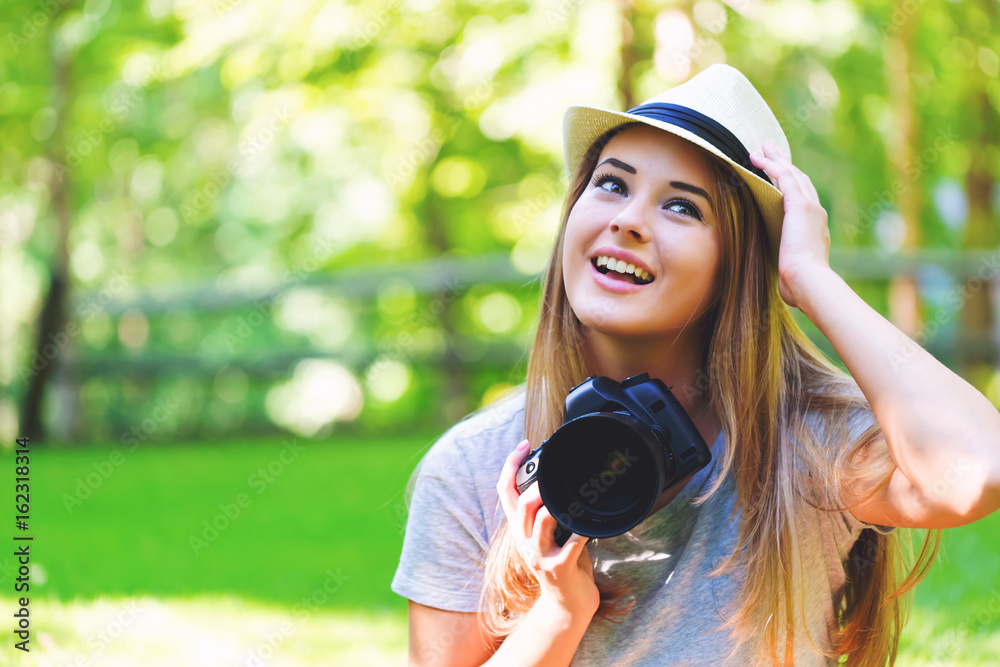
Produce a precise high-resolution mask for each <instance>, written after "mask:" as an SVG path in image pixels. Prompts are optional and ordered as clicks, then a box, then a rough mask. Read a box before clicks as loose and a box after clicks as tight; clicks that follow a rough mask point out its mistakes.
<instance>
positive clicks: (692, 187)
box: [670, 181, 715, 210]
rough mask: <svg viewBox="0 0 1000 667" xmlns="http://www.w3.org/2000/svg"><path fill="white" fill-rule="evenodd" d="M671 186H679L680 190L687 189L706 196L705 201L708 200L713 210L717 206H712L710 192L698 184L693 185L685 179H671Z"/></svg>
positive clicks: (692, 192)
mask: <svg viewBox="0 0 1000 667" xmlns="http://www.w3.org/2000/svg"><path fill="white" fill-rule="evenodd" d="M670 187H672V188H677V189H678V190H686V191H688V192H690V193H691V194H695V195H698V196H700V197H704V198H705V201H707V202H708V205H709V207H711V208H712V209H713V210H714V209H715V207H713V206H712V200H711V199H709V197H708V193H707V192H705V191H704V190H702V189H701V188H699V187H698V186H696V185H691V184H690V183H685V182H684V181H670Z"/></svg>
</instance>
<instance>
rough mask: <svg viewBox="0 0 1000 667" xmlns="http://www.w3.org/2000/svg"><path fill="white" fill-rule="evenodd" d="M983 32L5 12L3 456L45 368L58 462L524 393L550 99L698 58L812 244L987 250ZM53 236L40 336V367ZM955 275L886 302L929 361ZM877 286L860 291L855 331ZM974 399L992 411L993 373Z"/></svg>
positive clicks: (747, 9)
mask: <svg viewBox="0 0 1000 667" xmlns="http://www.w3.org/2000/svg"><path fill="white" fill-rule="evenodd" d="M911 5H913V6H912V7H911ZM915 8H919V12H917V11H915ZM996 13H997V10H996V6H995V4H994V3H988V2H962V3H958V2H942V3H919V7H917V5H916V4H914V3H910V4H907V3H903V2H897V3H890V2H887V1H885V0H878V1H864V2H847V1H845V0H827V1H824V2H803V1H801V0H782V1H781V2H760V1H758V0H745V1H741V2H730V3H729V4H723V3H721V2H717V1H715V0H699V1H698V2H670V3H665V2H646V1H642V0H639V1H636V2H610V1H609V2H588V3H575V2H565V1H561V0H560V1H557V0H546V1H542V2H533V3H526V2H514V3H482V2H467V1H463V0H410V1H407V2H401V1H398V0H390V1H388V2H380V3H360V2H336V1H331V2H312V1H310V0H300V1H297V2H292V3H277V4H275V3H263V2H251V1H249V0H235V1H231V2H230V1H226V0H216V1H215V2H211V3H208V4H204V3H194V2H184V1H177V2H172V1H171V0H152V1H151V2H148V3H140V4H138V5H135V4H132V5H130V4H128V3H122V2H120V0H91V1H90V2H86V3H80V2H70V3H65V4H45V3H37V4H35V3H30V2H24V1H21V2H15V3H13V4H8V7H7V11H5V12H4V13H3V16H2V17H0V34H4V35H6V37H5V38H4V39H3V40H0V136H2V137H3V140H2V142H0V154H2V158H3V159H2V160H0V289H2V291H3V297H2V299H3V304H4V317H3V318H0V390H2V394H0V436H2V437H3V438H4V441H5V442H6V441H9V440H10V439H11V438H13V437H14V435H15V434H17V433H18V431H19V426H20V424H19V416H18V415H19V412H20V411H21V407H22V405H23V404H24V402H25V400H26V391H27V386H28V383H29V382H30V379H31V377H32V375H34V374H35V372H36V371H38V370H39V369H40V368H51V369H53V373H52V376H51V378H50V379H49V380H48V382H47V384H46V391H45V395H44V416H45V422H46V424H47V425H48V427H49V429H50V431H51V432H52V433H53V434H54V435H55V436H56V437H60V438H63V439H72V440H74V441H78V442H79V441H84V440H102V441H112V442H116V441H119V442H124V441H127V440H129V439H130V438H132V437H142V438H143V439H144V440H145V439H149V440H152V441H171V440H176V439H178V438H191V437H199V436H204V437H220V436H223V435H224V434H227V433H233V432H236V431H242V432H247V433H250V432H252V433H272V434H278V433H281V432H289V431H290V432H292V433H296V434H298V435H301V436H304V437H323V436H325V435H328V434H329V433H331V431H333V430H334V429H336V430H337V431H338V432H343V433H362V432H382V433H385V434H388V433H393V432H405V431H406V430H407V429H410V428H413V427H414V425H416V427H417V428H436V427H440V426H443V425H446V424H448V423H452V422H454V421H455V420H456V419H458V418H459V417H460V416H461V415H463V414H465V413H466V412H468V411H469V410H471V409H473V408H474V407H476V406H478V405H480V404H482V403H483V402H484V401H487V400H489V399H490V398H491V397H493V396H495V395H497V394H498V393H500V392H502V391H504V390H505V389H506V388H508V387H509V386H511V385H514V384H517V383H519V382H520V381H521V380H522V379H523V375H524V369H525V365H526V361H527V350H528V347H529V345H530V342H531V339H532V332H533V327H534V321H535V319H536V317H537V309H538V302H537V300H538V293H539V289H538V280H537V278H538V276H539V275H540V272H541V271H542V270H543V269H544V262H545V260H546V257H547V250H548V248H549V246H550V244H551V239H552V235H553V233H554V231H555V227H556V224H557V222H558V215H559V209H560V206H561V202H562V197H563V196H564V192H565V186H566V179H565V174H564V173H563V164H562V155H561V118H562V114H563V112H564V111H565V109H566V107H567V106H568V105H570V104H592V105H598V106H607V107H611V108H624V107H626V106H627V105H629V104H633V103H638V102H639V101H641V100H643V99H646V98H648V97H650V96H652V95H654V94H656V93H658V92H660V91H662V90H664V89H665V88H667V87H669V86H672V85H674V84H675V83H677V82H679V81H682V80H684V79H685V78H687V77H688V76H690V75H691V74H693V73H694V72H696V71H698V70H700V69H703V68H704V67H706V66H708V65H709V64H711V63H713V62H720V61H725V62H728V63H730V64H732V65H734V66H736V67H738V68H739V69H741V70H742V71H743V72H744V73H745V74H746V75H747V76H748V77H749V78H750V80H751V81H753V82H754V84H755V85H756V86H757V88H758V89H759V90H760V92H761V93H762V94H763V95H764V97H765V99H766V100H767V101H768V103H769V104H770V105H771V107H772V109H773V110H774V111H775V114H776V115H777V117H778V119H779V121H780V122H781V123H782V126H783V127H784V129H785V132H786V134H787V136H788V138H789V141H790V143H791V149H792V157H793V159H794V160H795V162H796V164H797V165H798V166H799V167H800V168H801V169H802V170H803V171H804V172H806V173H807V174H809V175H810V177H811V178H812V180H813V181H814V183H815V184H816V187H817V189H818V190H819V194H820V199H821V201H822V202H823V203H824V205H825V206H826V208H827V209H828V211H829V213H830V221H831V233H832V236H833V241H834V244H835V246H836V249H838V250H850V249H851V248H855V247H857V248H861V249H866V250H867V251H868V252H869V255H867V257H869V259H868V262H869V264H870V265H873V266H878V265H880V264H881V263H882V262H881V258H883V257H887V256H891V255H893V254H895V253H898V252H899V251H900V250H901V249H907V248H936V249H944V250H951V251H954V252H960V251H963V250H968V249H971V248H989V247H992V245H993V244H995V243H996V231H995V229H994V228H996V227H997V224H996V218H995V216H993V217H990V218H989V219H988V220H987V221H986V222H985V223H983V222H982V220H981V218H982V211H983V210H984V209H983V205H984V202H985V205H987V206H988V207H992V208H989V209H988V210H990V211H992V210H995V208H996V201H997V199H1000V197H998V196H997V192H998V190H997V188H996V183H995V181H996V179H995V176H994V175H995V174H996V173H997V171H998V167H1000V154H998V150H997V144H996V142H994V141H991V137H993V136H994V135H995V127H996V125H997V122H996V121H997V112H996V110H997V108H998V107H1000V82H998V79H997V72H998V68H1000V64H998V63H1000V61H998V57H997V53H998V51H1000V31H998V30H997V29H996V27H997V16H996ZM974 177H975V178H974ZM976 179H979V180H976ZM983 179H985V181H983ZM980 182H985V184H986V190H985V193H986V194H985V195H983V193H982V188H981V187H979V188H978V189H977V187H978V186H977V185H976V184H977V183H980ZM984 197H985V199H984ZM904 200H905V201H904ZM61 201H65V203H66V206H65V209H64V212H63V213H60V211H61V209H60V202H61ZM907 202H909V203H907ZM908 207H909V208H908ZM911 213H912V214H913V215H912V216H911ZM990 215H992V214H990ZM60 216H62V217H60ZM60 220H62V221H63V223H64V224H61V223H60ZM984 224H985V229H986V231H985V232H984V231H982V230H983V229H984ZM63 229H64V231H61V230H63ZM61 236H64V237H65V238H64V239H63V240H62V241H60V238H61ZM61 242H64V243H65V247H66V257H67V259H66V262H65V270H66V271H67V272H68V273H67V275H68V279H69V284H70V290H69V297H68V301H67V302H66V303H65V304H64V305H63V308H64V310H65V311H66V313H67V316H68V318H69V319H68V322H67V323H66V324H65V325H64V326H61V327H60V328H59V329H58V330H57V331H54V332H48V333H49V334H50V337H49V338H46V337H45V336H44V334H45V333H46V332H45V331H43V332H42V333H43V340H42V343H43V344H46V345H43V346H39V345H38V343H37V341H36V336H37V335H38V326H39V317H40V314H41V312H42V309H43V305H44V304H45V302H46V298H47V294H48V293H49V285H50V279H51V276H52V275H54V273H53V272H54V271H56V269H57V268H58V267H59V248H60V244H61ZM976 268H977V267H976V266H969V267H968V271H967V273H968V272H972V271H974V270H975V269H976ZM994 272H995V270H994ZM847 277H848V278H849V279H851V276H850V275H848V276H847ZM967 277H968V276H965V277H963V276H961V275H955V274H954V273H953V272H947V271H941V270H934V267H933V266H930V265H929V266H925V267H924V269H922V270H921V271H920V272H918V273H917V274H916V276H915V278H914V279H915V280H916V281H917V282H918V287H919V290H920V295H921V299H922V301H921V304H920V309H921V310H920V314H921V317H923V318H924V319H925V320H926V319H931V318H933V317H935V316H938V317H939V319H941V320H943V321H944V325H943V326H941V327H936V328H935V331H934V335H933V336H927V337H926V339H925V340H921V341H920V342H921V343H928V344H936V345H937V348H934V349H935V352H936V353H938V354H939V356H942V357H944V356H946V355H944V354H942V350H951V349H957V345H958V342H959V341H965V340H968V339H967V338H963V337H962V335H961V332H960V331H959V329H960V326H959V324H960V322H961V306H956V305H955V304H953V303H950V302H948V301H947V300H946V299H944V298H943V296H944V295H946V294H947V293H948V290H953V289H954V288H955V287H956V285H961V282H962V281H963V280H965V279H967ZM991 277H992V275H991ZM890 279H892V276H891V275H885V274H882V275H880V276H876V277H875V279H874V281H873V282H872V283H871V284H865V285H864V287H863V291H864V296H865V299H866V300H867V301H869V303H872V304H873V305H875V306H876V307H878V308H879V310H880V311H882V312H884V313H888V312H889V311H890V301H891V300H890V299H889V298H888V293H889V281H890ZM859 289H860V288H859ZM977 335H978V334H977ZM826 349H827V350H828V351H829V352H831V353H832V350H830V349H829V347H828V346H827V347H826ZM991 349H992V348H991ZM955 361H957V359H956V360H955ZM991 382H992V384H990V383H991ZM976 383H977V386H980V387H982V388H983V389H984V390H985V391H990V392H992V393H991V397H993V398H995V399H996V400H998V401H1000V398H996V396H994V394H996V395H997V396H1000V381H997V379H996V377H995V376H991V375H989V374H986V375H984V376H982V377H979V378H978V379H977V380H976ZM165 406H169V407H165ZM137 429H138V431H137Z"/></svg>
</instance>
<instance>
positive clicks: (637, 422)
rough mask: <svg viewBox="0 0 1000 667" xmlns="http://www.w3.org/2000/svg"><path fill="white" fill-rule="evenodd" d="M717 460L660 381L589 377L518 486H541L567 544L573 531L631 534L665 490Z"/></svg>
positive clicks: (525, 466)
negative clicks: (620, 380) (631, 530)
mask: <svg viewBox="0 0 1000 667" xmlns="http://www.w3.org/2000/svg"><path fill="white" fill-rule="evenodd" d="M711 460H712V453H711V451H709V448H708V445H706V444H705V440H704V439H703V438H702V437H701V434H700V433H699V432H698V429H697V428H695V425H694V423H693V422H692V421H691V418H690V417H689V416H688V414H687V412H685V410H684V408H683V407H681V404H680V403H679V402H678V401H677V399H676V397H674V395H673V394H672V393H671V391H670V388H669V387H667V386H666V385H665V384H664V383H663V382H662V381H661V380H659V379H655V378H654V379H651V378H650V377H649V374H648V373H640V374H638V375H633V376H632V377H629V378H626V379H625V380H624V381H623V382H621V383H618V382H616V381H615V380H612V379H611V378H608V377H604V376H591V377H588V378H587V379H586V380H584V381H583V382H581V383H580V384H578V385H577V386H575V387H573V388H572V389H571V390H570V391H569V394H568V395H567V396H566V403H565V412H564V414H563V424H562V426H560V427H559V428H558V429H556V431H555V432H554V433H553V434H552V435H551V436H550V437H549V438H548V439H547V440H545V441H544V442H543V443H542V444H541V445H540V446H539V447H538V448H537V449H535V451H533V452H532V453H531V454H530V455H529V456H528V458H526V459H525V460H524V461H523V462H522V463H521V466H520V467H519V468H518V471H517V476H516V478H515V483H516V484H517V488H518V490H519V491H521V492H522V493H523V492H524V490H525V489H527V488H528V487H529V486H530V485H531V484H534V483H536V482H537V483H538V486H539V492H540V495H541V497H542V502H543V503H544V504H545V507H546V508H548V510H549V512H550V513H551V514H552V516H553V518H555V520H556V523H557V524H558V527H557V529H556V542H557V543H558V544H560V545H561V544H563V543H565V541H566V540H567V539H568V538H569V535H570V534H571V533H578V534H580V535H584V536H586V537H611V536H614V535H620V534H622V533H624V532H626V531H628V530H630V529H631V528H633V527H635V526H636V525H638V524H639V523H640V522H642V520H643V519H645V518H646V517H647V516H648V515H649V513H650V511H651V510H652V508H653V506H654V505H655V504H656V501H657V499H658V498H659V497H660V495H661V494H662V493H663V492H664V491H666V490H667V489H669V488H670V487H671V486H673V485H674V484H676V483H677V482H679V481H681V480H683V479H685V478H686V477H688V476H689V475H691V474H692V473H695V472H697V471H698V470H701V469H702V468H704V467H705V466H706V465H708V463H709V462H710V461H711Z"/></svg>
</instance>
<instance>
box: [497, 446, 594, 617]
mask: <svg viewBox="0 0 1000 667" xmlns="http://www.w3.org/2000/svg"><path fill="white" fill-rule="evenodd" d="M529 449H530V446H529V443H528V441H527V440H524V441H522V442H521V444H519V445H518V446H517V448H516V449H514V451H513V452H511V454H510V455H509V456H508V457H507V460H506V462H504V466H503V471H502V472H501V473H500V480H499V481H498V482H497V493H498V494H499V495H500V504H501V505H502V506H503V509H504V513H506V515H507V523H508V525H509V530H510V531H511V535H512V536H513V538H514V542H515V544H516V545H517V550H518V553H520V554H521V557H522V558H523V559H524V561H525V563H527V565H528V568H529V569H530V570H531V571H532V573H534V575H535V578H536V579H537V580H538V585H539V587H540V589H541V592H540V595H539V600H538V602H540V603H543V604H547V605H552V604H554V605H555V607H556V608H559V609H562V610H565V611H566V612H568V613H570V614H571V615H573V616H576V615H578V614H581V615H585V616H586V618H587V619H588V622H589V619H590V618H591V617H592V616H593V615H594V612H596V611H597V607H598V606H599V605H600V593H599V592H598V590H597V585H596V584H595V583H594V570H593V565H592V563H591V562H590V554H588V553H587V538H586V537H583V536H582V535H577V534H575V533H574V534H573V535H572V536H571V537H570V538H569V540H567V541H566V544H564V545H563V546H561V547H560V546H558V545H557V544H556V542H555V537H554V533H555V529H556V520H555V519H554V518H552V515H551V514H550V513H549V510H548V509H547V508H546V507H545V506H544V505H543V504H542V498H541V495H540V494H539V492H538V484H537V483H536V484H532V485H531V486H530V487H528V488H527V489H525V491H524V493H518V491H517V486H516V485H515V481H514V479H515V476H516V474H517V469H518V467H519V466H520V465H521V462H522V461H524V459H525V458H526V457H527V455H528V452H529ZM536 604H537V603H536Z"/></svg>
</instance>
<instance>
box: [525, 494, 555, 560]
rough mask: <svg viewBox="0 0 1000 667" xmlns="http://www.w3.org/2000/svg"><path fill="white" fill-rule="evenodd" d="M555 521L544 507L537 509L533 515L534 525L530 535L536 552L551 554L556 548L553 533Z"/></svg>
mask: <svg viewBox="0 0 1000 667" xmlns="http://www.w3.org/2000/svg"><path fill="white" fill-rule="evenodd" d="M556 525H557V524H556V520H555V519H554V518H553V517H552V513H551V512H549V508H548V507H545V506H544V505H543V506H541V507H539V508H538V511H537V512H536V513H535V525H534V529H533V530H532V533H531V541H532V542H534V543H535V545H536V546H537V547H538V550H539V551H540V552H541V553H543V554H549V553H552V551H553V550H554V549H558V548H559V547H558V546H556V540H555V532H556Z"/></svg>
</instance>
